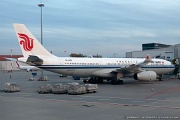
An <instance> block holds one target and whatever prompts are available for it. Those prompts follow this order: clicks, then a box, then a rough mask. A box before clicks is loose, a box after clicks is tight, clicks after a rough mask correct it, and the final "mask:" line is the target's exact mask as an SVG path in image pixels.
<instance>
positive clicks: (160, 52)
mask: <svg viewBox="0 0 180 120" xmlns="http://www.w3.org/2000/svg"><path fill="white" fill-rule="evenodd" d="M147 54H150V56H151V57H152V58H161V59H166V60H169V61H172V62H173V61H174V60H176V66H177V67H178V68H179V67H180V65H179V61H180V44H175V45H166V44H160V43H147V44H142V51H132V52H126V57H128V58H144V57H145V56H146V55H147ZM179 72H180V69H179Z"/></svg>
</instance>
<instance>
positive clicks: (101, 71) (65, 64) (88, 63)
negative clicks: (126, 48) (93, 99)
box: [19, 57, 174, 77]
mask: <svg viewBox="0 0 180 120" xmlns="http://www.w3.org/2000/svg"><path fill="white" fill-rule="evenodd" d="M41 58H42V57H41ZM26 60H27V58H23V59H19V61H23V62H25V61H26ZM152 60H153V62H151V63H148V64H147V65H145V66H142V67H141V69H142V70H149V71H154V72H156V74H158V75H162V74H166V73H169V72H171V71H173V70H174V66H173V65H172V64H171V62H169V61H166V60H162V59H152ZM143 61H144V58H73V57H45V58H43V64H42V65H39V66H36V67H39V68H41V69H45V70H48V71H52V72H56V73H61V74H66V75H71V76H88V77H92V76H99V77H112V74H111V71H115V70H117V69H119V68H123V67H125V66H128V65H132V64H137V63H140V62H143ZM131 75H132V74H131ZM126 76H128V75H126Z"/></svg>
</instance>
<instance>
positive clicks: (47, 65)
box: [13, 24, 175, 85]
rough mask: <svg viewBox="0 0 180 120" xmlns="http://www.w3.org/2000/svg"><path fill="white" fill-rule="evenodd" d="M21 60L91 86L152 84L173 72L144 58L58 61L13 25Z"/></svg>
mask: <svg viewBox="0 0 180 120" xmlns="http://www.w3.org/2000/svg"><path fill="white" fill-rule="evenodd" d="M13 26H14V29H15V33H16V36H17V38H18V42H19V45H20V48H21V51H22V53H23V57H21V58H18V61H20V62H24V63H27V64H29V65H33V66H36V67H38V68H40V69H44V70H47V71H51V72H55V73H60V74H65V75H69V76H80V77H91V79H90V82H92V83H102V82H103V80H104V79H106V80H111V84H113V85H116V84H123V79H124V78H126V77H131V78H134V79H135V80H140V81H142V80H143V81H155V80H157V79H159V80H160V81H161V80H162V78H163V74H167V73H170V72H172V71H173V70H174V68H175V67H174V65H172V63H171V62H169V61H167V60H163V59H151V57H150V55H147V56H146V58H75V57H57V56H55V55H53V54H51V53H50V52H48V51H47V50H46V49H45V48H44V47H43V46H42V45H41V43H40V42H39V41H38V40H37V39H36V38H35V37H34V36H33V34H32V33H31V32H30V31H29V30H28V29H27V28H26V26H25V25H24V24H13Z"/></svg>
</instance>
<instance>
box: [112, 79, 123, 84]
mask: <svg viewBox="0 0 180 120" xmlns="http://www.w3.org/2000/svg"><path fill="white" fill-rule="evenodd" d="M111 84H112V85H122V84H123V80H119V79H118V80H111Z"/></svg>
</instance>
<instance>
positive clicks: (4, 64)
mask: <svg viewBox="0 0 180 120" xmlns="http://www.w3.org/2000/svg"><path fill="white" fill-rule="evenodd" d="M19 57H23V56H22V55H12V56H11V55H0V70H5V71H11V69H12V70H19V69H18V68H17V65H16V61H11V60H7V59H6V58H15V59H17V58H19Z"/></svg>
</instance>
